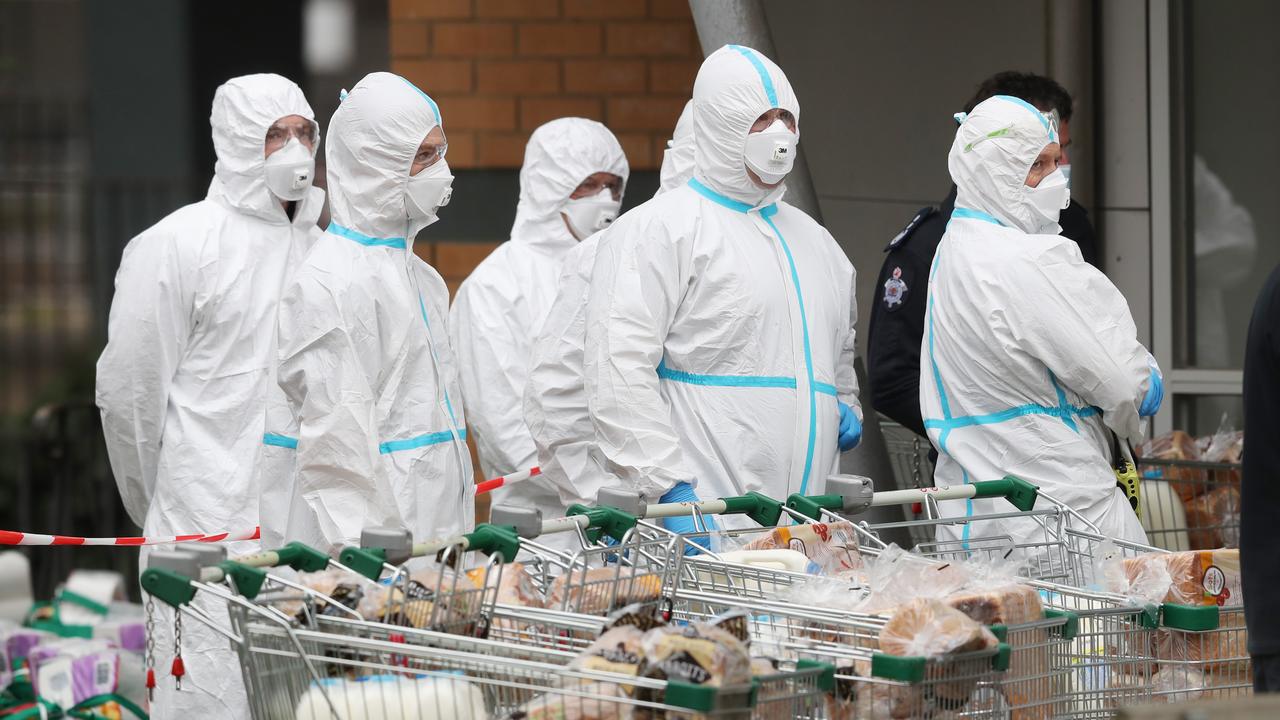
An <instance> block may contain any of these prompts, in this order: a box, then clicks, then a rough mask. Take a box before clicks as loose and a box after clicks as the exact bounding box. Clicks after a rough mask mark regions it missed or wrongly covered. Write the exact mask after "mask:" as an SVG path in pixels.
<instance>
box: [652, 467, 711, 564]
mask: <svg viewBox="0 0 1280 720" xmlns="http://www.w3.org/2000/svg"><path fill="white" fill-rule="evenodd" d="M700 499H701V498H699V497H698V494H697V493H695V492H694V491H693V487H691V486H690V485H689V483H686V482H682V483H676V485H675V487H673V488H671V489H670V490H668V491H667V492H666V493H664V494H663V495H662V497H660V498H658V502H660V503H678V502H698V501H699V500H700ZM702 517H703V520H706V523H707V530H709V531H711V532H715V531H716V530H719V528H718V527H717V526H716V523H715V520H713V519H711V518H710V517H709V516H706V515H704V516H702ZM662 526H663V527H665V528H666V529H667V530H670V531H671V532H673V533H679V534H681V535H688V534H690V533H696V532H698V527H697V525H696V524H695V523H694V520H693V516H692V515H685V516H681V517H672V518H663V520H662ZM689 542H691V543H693V544H694V545H698V546H701V547H704V548H706V549H708V550H710V549H711V538H709V537H693V538H689ZM698 552H699V551H698V549H697V548H695V547H691V546H687V545H686V546H685V549H684V554H685V555H697V554H698Z"/></svg>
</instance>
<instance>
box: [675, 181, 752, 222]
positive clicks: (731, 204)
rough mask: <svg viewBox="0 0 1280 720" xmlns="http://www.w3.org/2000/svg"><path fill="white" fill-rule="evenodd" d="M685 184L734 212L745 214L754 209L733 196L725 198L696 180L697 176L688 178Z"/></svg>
mask: <svg viewBox="0 0 1280 720" xmlns="http://www.w3.org/2000/svg"><path fill="white" fill-rule="evenodd" d="M687 184H688V185H689V187H691V188H693V190H694V192H696V193H698V194H699V195H701V196H702V197H704V198H706V199H708V200H710V201H711V202H714V203H716V204H717V205H723V206H724V207H727V208H729V209H730V210H733V211H734V212H740V213H743V214H745V213H749V212H751V211H752V210H753V209H754V208H753V207H752V206H751V205H748V204H746V203H744V202H740V201H738V200H734V199H733V198H727V197H725V196H723V195H721V194H720V193H718V192H716V191H715V190H712V189H711V188H709V187H707V186H706V185H703V184H702V183H700V182H698V178H689V182H688V183H687Z"/></svg>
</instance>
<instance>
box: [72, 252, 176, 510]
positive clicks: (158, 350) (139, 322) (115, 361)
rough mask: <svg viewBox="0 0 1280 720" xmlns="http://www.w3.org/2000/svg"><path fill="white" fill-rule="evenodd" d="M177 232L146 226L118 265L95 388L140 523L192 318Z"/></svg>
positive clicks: (124, 490) (115, 466)
mask: <svg viewBox="0 0 1280 720" xmlns="http://www.w3.org/2000/svg"><path fill="white" fill-rule="evenodd" d="M176 240H177V238H175V237H173V236H172V235H170V234H168V233H165V232H155V231H148V232H147V233H144V234H143V235H139V236H138V237H136V238H134V239H133V241H131V242H130V243H129V246H128V247H127V248H126V249H125V253H124V258H123V260H122V261H121V263H120V270H119V271H118V272H117V273H116V293H115V299H114V300H113V301H112V303H111V314H110V319H109V321H108V326H107V337H108V341H107V347H106V349H105V350H104V351H103V353H102V357H101V358H99V359H98V371H97V381H96V388H95V395H96V400H97V404H98V408H99V409H100V410H101V413H102V432H103V436H104V438H105V440H106V445H107V454H108V457H109V458H110V461H111V471H112V473H113V474H114V475H115V479H116V485H117V487H118V488H119V490H120V499H121V500H122V501H123V502H124V506H125V509H126V510H127V511H128V512H129V517H130V518H131V519H132V520H133V522H134V523H135V524H137V525H138V526H139V527H141V526H142V525H143V523H144V521H145V520H146V516H147V508H148V506H149V505H150V503H151V498H152V497H153V496H154V494H155V488H156V472H157V464H158V459H159V455H160V444H161V438H162V437H163V435H164V424H165V414H166V412H167V408H168V404H169V392H170V389H171V388H172V386H173V380H174V375H175V374H176V373H177V371H178V365H179V363H180V362H181V360H182V357H183V354H184V353H185V352H186V349H187V345H188V342H189V339H190V335H191V331H192V329H193V326H194V323H193V320H192V317H193V314H194V305H195V285H196V278H195V277H194V275H193V274H192V273H193V272H194V270H192V269H187V267H184V266H191V265H195V264H196V263H183V262H182V259H181V258H180V257H179V247H178V244H177V242H176Z"/></svg>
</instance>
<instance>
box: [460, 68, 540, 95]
mask: <svg viewBox="0 0 1280 720" xmlns="http://www.w3.org/2000/svg"><path fill="white" fill-rule="evenodd" d="M476 90H477V91H478V92H482V93H495V94H502V95H505V94H511V95H546V94H548V93H554V92H557V91H558V90H560V63H558V62H556V61H555V60H478V61H476Z"/></svg>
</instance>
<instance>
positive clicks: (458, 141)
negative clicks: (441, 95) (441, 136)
mask: <svg viewBox="0 0 1280 720" xmlns="http://www.w3.org/2000/svg"><path fill="white" fill-rule="evenodd" d="M444 126H445V137H446V138H448V140H449V154H448V155H446V156H445V159H447V160H448V161H449V167H450V168H464V169H465V168H473V167H478V165H477V163H476V146H477V141H476V135H477V133H474V132H469V131H467V130H462V129H461V128H459V129H458V130H457V131H454V130H450V126H451V123H450V122H449V116H448V115H445V118H444Z"/></svg>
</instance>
